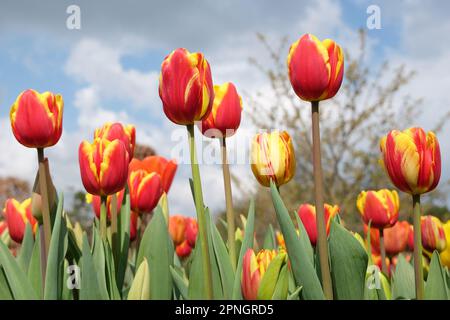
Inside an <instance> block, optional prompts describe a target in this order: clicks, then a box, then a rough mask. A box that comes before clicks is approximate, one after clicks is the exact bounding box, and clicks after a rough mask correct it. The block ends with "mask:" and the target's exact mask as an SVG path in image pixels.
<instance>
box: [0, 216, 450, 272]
mask: <svg viewBox="0 0 450 320" xmlns="http://www.w3.org/2000/svg"><path fill="white" fill-rule="evenodd" d="M444 232H445V239H446V241H447V245H446V247H445V250H444V251H442V252H441V254H440V256H441V262H442V264H443V265H444V266H447V268H450V220H448V221H447V222H446V223H445V224H444ZM0 234H1V232H0Z"/></svg>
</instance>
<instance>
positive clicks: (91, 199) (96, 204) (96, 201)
mask: <svg viewBox="0 0 450 320" xmlns="http://www.w3.org/2000/svg"><path fill="white" fill-rule="evenodd" d="M124 193H125V189H122V190H120V191H119V192H116V199H117V213H120V208H121V207H122V200H123V195H124ZM111 199H112V196H107V197H106V210H107V211H106V213H107V217H108V220H109V219H111V210H112V204H111ZM86 202H87V203H92V208H93V209H94V213H95V216H96V217H97V218H99V219H100V206H101V199H100V196H94V195H92V194H89V193H88V194H86Z"/></svg>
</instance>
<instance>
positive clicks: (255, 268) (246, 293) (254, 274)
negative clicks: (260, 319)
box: [241, 249, 277, 300]
mask: <svg viewBox="0 0 450 320" xmlns="http://www.w3.org/2000/svg"><path fill="white" fill-rule="evenodd" d="M276 255H277V253H276V251H275V250H266V249H263V250H261V251H260V252H258V254H257V255H255V252H254V251H253V250H252V249H247V252H246V253H245V255H244V260H243V264H242V281H241V289H242V296H243V297H244V299H245V300H256V299H257V298H258V290H259V285H260V283H261V280H262V278H263V276H264V274H265V273H266V270H267V268H268V267H269V264H270V262H271V261H272V260H273V259H274V258H275V256H276Z"/></svg>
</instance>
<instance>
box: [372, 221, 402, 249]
mask: <svg viewBox="0 0 450 320" xmlns="http://www.w3.org/2000/svg"><path fill="white" fill-rule="evenodd" d="M367 231H368V227H367V225H364V233H366V234H367ZM409 233H410V225H409V223H408V222H407V221H397V223H396V224H394V226H393V227H390V228H386V229H384V230H383V236H384V248H385V250H386V254H387V255H388V256H391V257H392V256H395V255H397V254H399V253H400V252H403V251H405V250H406V248H407V246H408V239H409ZM370 242H371V247H372V251H373V252H375V253H380V231H379V230H378V229H376V228H371V229H370Z"/></svg>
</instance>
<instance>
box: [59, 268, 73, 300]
mask: <svg viewBox="0 0 450 320" xmlns="http://www.w3.org/2000/svg"><path fill="white" fill-rule="evenodd" d="M68 268H69V261H67V259H66V260H64V270H66V271H67V270H68ZM68 280H69V273H68V272H64V276H63V284H64V285H63V286H62V294H61V299H62V300H73V289H69V287H68V285H67V281H68Z"/></svg>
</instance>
